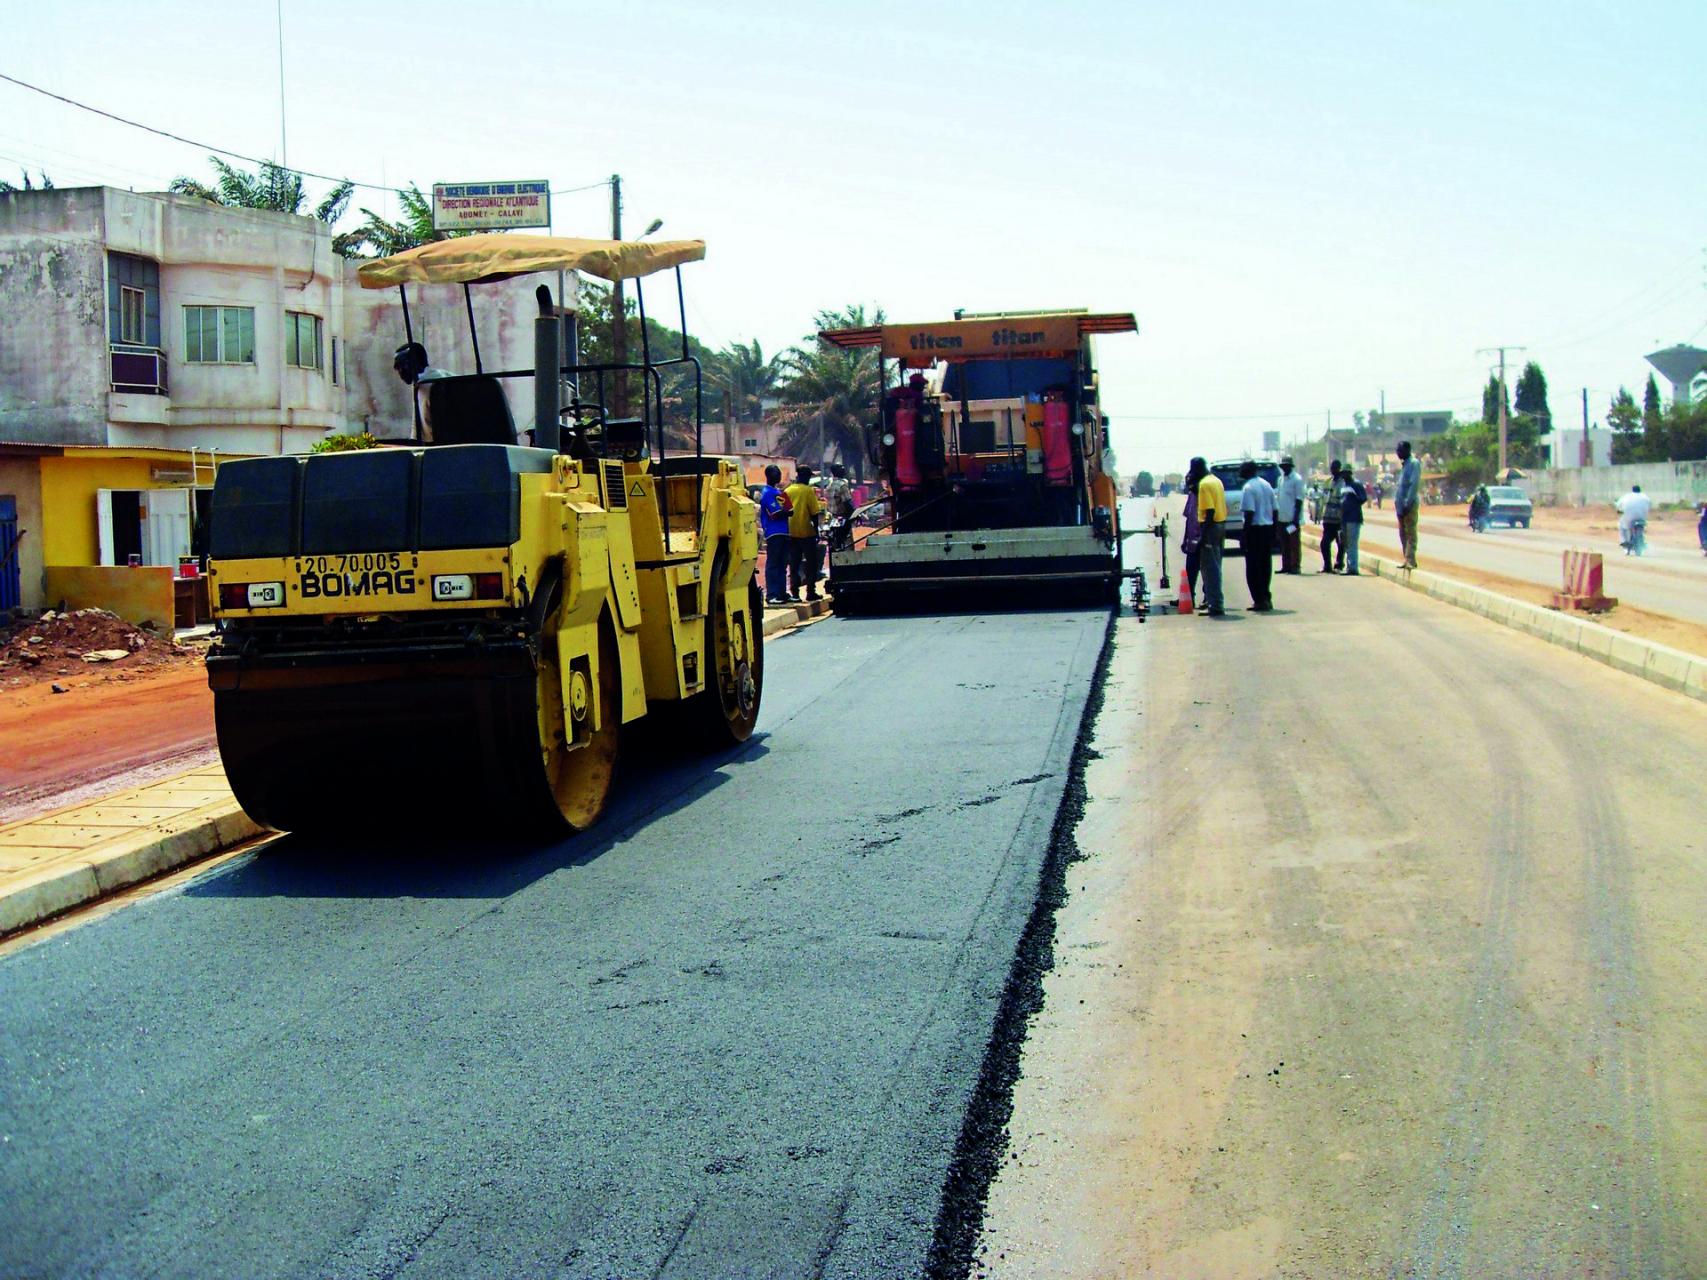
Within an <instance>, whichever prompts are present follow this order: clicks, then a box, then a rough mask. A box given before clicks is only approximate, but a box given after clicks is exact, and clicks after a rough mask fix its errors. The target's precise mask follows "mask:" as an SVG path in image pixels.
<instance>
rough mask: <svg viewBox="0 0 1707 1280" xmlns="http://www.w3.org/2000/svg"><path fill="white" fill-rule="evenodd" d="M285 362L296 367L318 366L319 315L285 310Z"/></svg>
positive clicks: (308, 367)
mask: <svg viewBox="0 0 1707 1280" xmlns="http://www.w3.org/2000/svg"><path fill="white" fill-rule="evenodd" d="M285 363H286V364H289V365H295V366H296V367H297V368H298V369H318V368H319V367H320V317H319V316H311V315H309V314H308V313H307V312H305V311H287V312H285Z"/></svg>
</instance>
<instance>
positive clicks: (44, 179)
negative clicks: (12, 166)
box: [0, 169, 53, 196]
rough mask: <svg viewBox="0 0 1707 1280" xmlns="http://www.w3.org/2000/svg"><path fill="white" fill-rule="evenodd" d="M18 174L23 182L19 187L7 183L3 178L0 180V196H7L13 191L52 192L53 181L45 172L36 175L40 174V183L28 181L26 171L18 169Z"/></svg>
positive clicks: (28, 173) (27, 172)
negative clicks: (21, 175) (21, 176)
mask: <svg viewBox="0 0 1707 1280" xmlns="http://www.w3.org/2000/svg"><path fill="white" fill-rule="evenodd" d="M18 172H19V173H21V174H23V175H24V181H23V183H22V184H21V185H20V184H18V183H13V182H8V181H6V179H4V178H0V196H3V195H9V194H11V193H12V192H14V191H38V190H39V191H52V190H53V179H52V178H50V177H48V176H47V174H46V173H45V172H42V171H39V170H38V173H40V177H41V181H40V182H31V181H30V171H29V170H28V169H20V170H18Z"/></svg>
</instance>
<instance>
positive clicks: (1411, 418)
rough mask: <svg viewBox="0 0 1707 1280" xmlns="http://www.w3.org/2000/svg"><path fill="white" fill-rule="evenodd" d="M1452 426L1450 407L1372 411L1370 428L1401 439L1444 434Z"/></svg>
mask: <svg viewBox="0 0 1707 1280" xmlns="http://www.w3.org/2000/svg"><path fill="white" fill-rule="evenodd" d="M1451 426H1452V410H1450V409H1415V410H1410V411H1408V412H1404V413H1399V412H1394V413H1372V414H1370V415H1369V429H1370V430H1371V431H1372V432H1376V433H1378V434H1381V435H1391V436H1396V437H1398V438H1400V439H1405V438H1412V439H1415V438H1420V437H1422V436H1438V435H1444V434H1445V433H1446V431H1447V430H1448V429H1449V428H1450V427H1451Z"/></svg>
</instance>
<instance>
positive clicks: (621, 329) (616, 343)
mask: <svg viewBox="0 0 1707 1280" xmlns="http://www.w3.org/2000/svg"><path fill="white" fill-rule="evenodd" d="M610 238H611V239H612V240H620V239H622V175H621V174H620V173H613V174H611V176H610ZM624 302H625V299H624V296H623V291H622V281H621V280H620V279H619V280H617V281H615V282H614V283H613V285H612V287H611V295H610V318H611V352H612V363H613V364H627V363H628V323H627V319H626V316H625V307H624ZM614 391H615V394H614V396H613V397H612V404H611V409H612V416H613V417H617V418H625V417H627V416H628V375H627V374H626V373H620V372H619V373H618V374H617V375H616V384H615V388H614ZM1501 439H1504V436H1503V435H1502V436H1501Z"/></svg>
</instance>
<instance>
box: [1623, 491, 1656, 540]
mask: <svg viewBox="0 0 1707 1280" xmlns="http://www.w3.org/2000/svg"><path fill="white" fill-rule="evenodd" d="M1653 507H1654V503H1653V499H1652V498H1650V497H1648V495H1647V494H1645V493H1643V492H1642V486H1641V485H1639V484H1633V485H1631V486H1630V492H1629V493H1627V494H1625V495H1624V496H1623V497H1622V498H1620V499H1618V545H1619V546H1621V547H1623V548H1624V554H1625V555H1641V554H1642V549H1643V547H1642V544H1643V541H1644V539H1643V533H1644V532H1645V531H1646V529H1647V527H1648V513H1649V512H1650V511H1652V510H1653Z"/></svg>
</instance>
